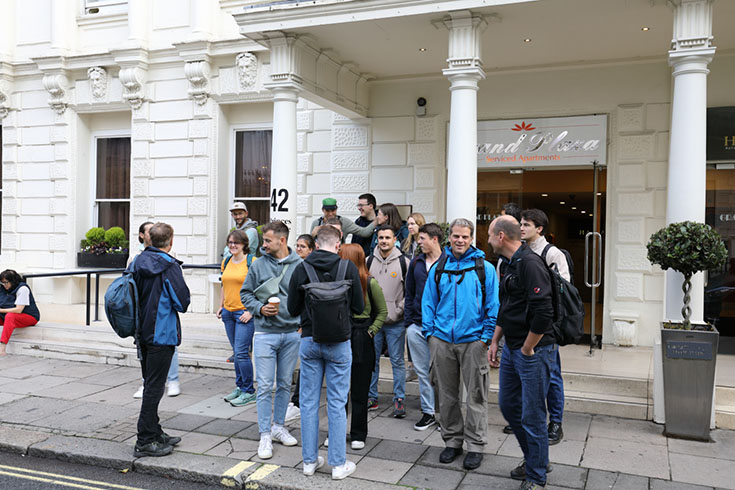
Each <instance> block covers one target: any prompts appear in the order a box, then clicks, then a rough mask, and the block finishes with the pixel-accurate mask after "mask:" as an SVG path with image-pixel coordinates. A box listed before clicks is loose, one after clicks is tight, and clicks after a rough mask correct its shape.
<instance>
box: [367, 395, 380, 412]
mask: <svg viewBox="0 0 735 490" xmlns="http://www.w3.org/2000/svg"><path fill="white" fill-rule="evenodd" d="M377 409H378V400H376V399H374V398H371V399H369V400H368V412H372V411H373V410H377Z"/></svg>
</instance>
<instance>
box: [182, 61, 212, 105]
mask: <svg viewBox="0 0 735 490" xmlns="http://www.w3.org/2000/svg"><path fill="white" fill-rule="evenodd" d="M184 74H185V75H186V78H187V80H189V97H191V98H192V99H194V102H196V103H197V104H199V105H204V104H206V103H207V98H208V97H209V80H210V67H209V62H208V61H205V60H195V61H187V62H186V64H185V65H184Z"/></svg>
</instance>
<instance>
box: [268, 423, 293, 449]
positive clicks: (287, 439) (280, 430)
mask: <svg viewBox="0 0 735 490" xmlns="http://www.w3.org/2000/svg"><path fill="white" fill-rule="evenodd" d="M271 438H272V439H273V440H274V441H278V442H280V443H281V444H283V445H284V446H295V445H296V444H298V443H299V441H297V440H296V438H295V437H294V436H292V435H291V434H289V432H288V429H286V428H285V427H284V426H282V425H274V426H273V427H271Z"/></svg>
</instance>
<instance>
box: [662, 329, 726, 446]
mask: <svg viewBox="0 0 735 490" xmlns="http://www.w3.org/2000/svg"><path fill="white" fill-rule="evenodd" d="M719 338H720V333H719V332H718V331H717V330H712V331H703V330H675V329H669V328H662V329H661V350H662V352H661V354H662V359H663V371H664V406H665V408H666V426H665V429H664V434H665V435H667V436H671V437H678V438H682V439H694V440H699V441H709V440H710V435H709V434H710V420H711V417H712V393H713V390H714V385H715V365H716V363H717V346H718V343H719Z"/></svg>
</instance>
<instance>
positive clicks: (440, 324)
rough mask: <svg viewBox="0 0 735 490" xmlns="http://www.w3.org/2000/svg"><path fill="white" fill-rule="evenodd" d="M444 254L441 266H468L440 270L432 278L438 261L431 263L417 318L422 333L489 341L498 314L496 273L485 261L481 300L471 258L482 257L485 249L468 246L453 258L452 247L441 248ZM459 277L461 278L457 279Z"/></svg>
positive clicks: (451, 340)
mask: <svg viewBox="0 0 735 490" xmlns="http://www.w3.org/2000/svg"><path fill="white" fill-rule="evenodd" d="M444 253H446V255H447V262H446V263H445V265H444V269H445V270H462V269H472V270H471V271H468V272H467V273H465V274H464V275H452V274H442V275H441V277H440V278H439V285H438V289H441V296H440V295H438V294H437V283H436V281H435V280H434V277H435V274H434V273H435V271H436V266H437V265H438V262H437V263H435V264H434V265H432V266H431V269H430V270H429V275H428V278H427V280H426V286H425V287H424V296H423V298H422V301H421V313H422V315H421V318H422V325H423V329H422V330H423V333H424V336H425V337H426V338H427V339H428V338H429V337H430V336H432V335H434V336H436V337H437V338H438V339H441V340H443V341H445V342H449V343H451V344H465V343H469V342H475V341H477V340H482V341H483V342H486V343H487V342H490V340H491V339H492V338H493V333H494V332H495V322H496V320H497V317H498V308H499V306H500V302H499V301H498V276H497V275H496V273H495V269H494V268H493V266H492V265H490V264H489V263H488V262H487V261H484V262H483V263H484V266H485V304H484V305H483V304H481V303H482V289H481V286H480V280H479V278H478V277H477V273H476V272H475V270H474V267H475V258H476V257H481V258H482V259H484V258H485V253H484V252H483V251H481V250H478V249H476V248H475V247H470V248H469V250H467V251H466V252H465V253H464V254H462V256H461V257H459V258H457V257H455V256H454V254H453V253H452V249H451V248H450V247H447V248H446V249H445V250H444ZM460 281H461V282H460Z"/></svg>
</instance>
